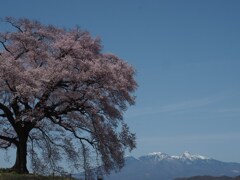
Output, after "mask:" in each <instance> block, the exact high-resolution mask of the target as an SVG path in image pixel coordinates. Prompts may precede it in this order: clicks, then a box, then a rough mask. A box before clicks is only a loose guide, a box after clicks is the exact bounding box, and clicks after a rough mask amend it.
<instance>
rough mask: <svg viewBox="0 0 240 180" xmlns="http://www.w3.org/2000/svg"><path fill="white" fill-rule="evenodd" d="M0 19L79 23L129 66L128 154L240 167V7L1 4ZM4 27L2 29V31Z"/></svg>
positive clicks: (127, 1)
mask: <svg viewBox="0 0 240 180" xmlns="http://www.w3.org/2000/svg"><path fill="white" fill-rule="evenodd" d="M0 2H1V7H0V17H1V18H3V17H5V16H13V17H16V18H20V17H26V18H30V19H35V20H39V21H40V22H42V23H44V24H53V25H56V26H59V27H65V28H71V27H74V26H75V25H79V26H80V27H82V28H83V29H85V30H88V31H90V32H91V33H92V35H93V36H95V37H96V36H99V37H101V38H102V42H103V45H104V52H112V53H114V54H116V55H118V56H120V57H121V58H123V59H125V60H126V61H127V62H129V63H130V64H132V65H133V66H134V67H135V68H136V70H137V75H136V79H137V81H138V83H139V89H138V90H137V93H136V95H137V101H136V105H135V106H133V107H131V108H130V109H129V110H128V112H127V113H126V115H125V120H126V121H127V122H128V124H129V126H130V128H131V130H132V131H133V132H135V133H136V134H137V143H138V148H137V149H136V150H134V151H133V152H132V153H131V155H134V156H140V155H143V154H146V153H149V152H153V151H162V152H165V153H169V154H171V155H178V154H181V153H182V152H183V151H185V150H188V151H190V152H193V153H198V154H202V155H205V156H208V157H212V158H216V159H219V160H223V161H234V162H240V49H239V48H240V1H238V0H231V1H229V0H224V1H223V0H194V1H193V0H181V1H179V0H165V1H161V0H121V1H120V0H119V1H117V0H71V1H66V0H41V1H33V0H21V1H16V0H15V1H14V0H7V1H6V0H1V1H0ZM0 29H1V30H2V29H4V27H3V26H0Z"/></svg>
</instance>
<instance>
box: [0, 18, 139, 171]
mask: <svg viewBox="0 0 240 180" xmlns="http://www.w3.org/2000/svg"><path fill="white" fill-rule="evenodd" d="M4 22H5V23H7V24H9V25H10V27H11V30H9V31H8V32H1V33H0V45H1V48H0V148H3V149H7V150H8V149H9V148H15V149H16V160H15V164H14V165H13V167H12V168H11V169H12V170H13V171H16V172H18V173H28V169H27V160H28V159H29V160H30V161H31V165H32V168H33V170H35V171H37V172H43V171H48V172H49V170H50V169H51V171H60V170H61V169H59V168H60V165H59V164H61V163H59V162H61V161H62V160H63V159H64V160H68V161H69V162H71V163H72V165H74V167H76V168H79V166H83V167H84V168H89V167H91V162H94V163H95V165H96V163H97V165H100V166H101V167H102V169H103V170H104V171H105V172H106V173H109V172H110V170H112V169H119V168H121V167H123V165H124V153H125V151H126V150H130V151H131V150H132V149H133V148H135V145H136V144H135V134H133V133H131V132H130V131H129V127H128V126H127V124H126V123H125V122H124V121H123V113H124V112H125V111H126V110H127V108H128V106H129V105H133V104H134V101H135V96H134V95H133V93H134V92H135V90H136V88H137V84H136V81H135V80H134V75H135V70H134V68H133V67H132V66H130V65H129V64H128V63H126V62H125V61H123V60H122V59H120V58H118V57H117V56H115V55H113V54H106V53H102V50H101V48H102V46H101V43H100V40H99V39H98V38H92V37H91V35H90V34H89V33H88V32H86V31H82V30H80V29H79V28H74V29H70V30H66V29H61V28H57V27H54V26H51V25H49V26H46V25H43V24H41V23H39V22H37V21H32V20H28V19H14V18H11V17H7V18H5V20H4ZM86 172H87V171H86Z"/></svg>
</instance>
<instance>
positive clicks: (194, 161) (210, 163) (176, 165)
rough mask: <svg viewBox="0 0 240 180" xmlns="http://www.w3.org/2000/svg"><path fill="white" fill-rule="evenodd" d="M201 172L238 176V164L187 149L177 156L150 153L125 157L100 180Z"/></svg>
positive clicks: (166, 179)
mask: <svg viewBox="0 0 240 180" xmlns="http://www.w3.org/2000/svg"><path fill="white" fill-rule="evenodd" d="M205 175H209V176H230V177H235V176H239V175H240V163H227V162H221V161H218V160H215V159H211V158H207V157H204V156H201V155H196V154H191V153H189V152H184V153H183V154H182V155H180V156H170V155H168V154H165V153H161V152H154V153H150V154H148V155H144V156H141V157H139V158H134V157H132V156H129V157H126V164H125V166H124V167H123V169H122V170H121V171H120V172H118V173H112V174H111V175H110V176H108V177H104V180H123V179H124V180H174V179H176V178H181V177H182V178H183V177H192V176H205Z"/></svg>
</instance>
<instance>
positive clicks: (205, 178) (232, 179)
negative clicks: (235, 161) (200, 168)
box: [175, 176, 240, 180]
mask: <svg viewBox="0 0 240 180" xmlns="http://www.w3.org/2000/svg"><path fill="white" fill-rule="evenodd" d="M175 180H240V176H238V177H227V176H221V177H212V176H195V177H190V178H177V179H175Z"/></svg>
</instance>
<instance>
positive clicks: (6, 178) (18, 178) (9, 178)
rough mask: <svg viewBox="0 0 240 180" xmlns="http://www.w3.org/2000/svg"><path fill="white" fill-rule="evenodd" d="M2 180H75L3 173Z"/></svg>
mask: <svg viewBox="0 0 240 180" xmlns="http://www.w3.org/2000/svg"><path fill="white" fill-rule="evenodd" d="M0 180H75V179H74V178H72V177H59V176H58V177H56V176H55V177H53V176H39V175H30V174H29V175H20V174H14V173H1V174H0Z"/></svg>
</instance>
